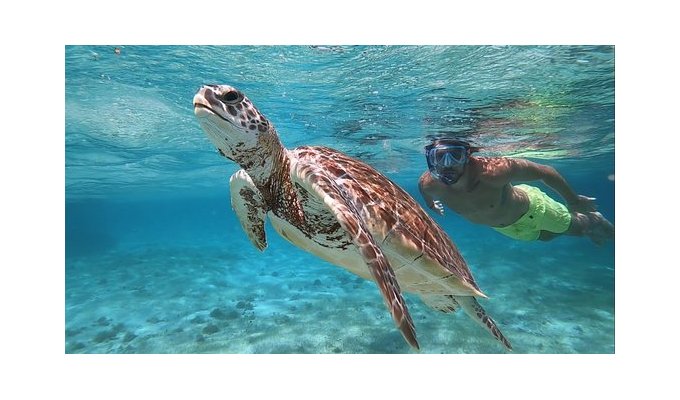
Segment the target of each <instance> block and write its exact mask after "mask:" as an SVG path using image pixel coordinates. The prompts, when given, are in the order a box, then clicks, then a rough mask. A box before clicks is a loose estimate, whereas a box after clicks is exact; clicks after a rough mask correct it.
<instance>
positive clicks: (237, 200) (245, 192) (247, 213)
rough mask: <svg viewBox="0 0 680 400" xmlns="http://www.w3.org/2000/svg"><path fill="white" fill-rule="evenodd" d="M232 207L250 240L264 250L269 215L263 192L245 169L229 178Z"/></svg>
mask: <svg viewBox="0 0 680 400" xmlns="http://www.w3.org/2000/svg"><path fill="white" fill-rule="evenodd" d="M229 189H230V192H231V207H232V208H233V209H234V212H235V213H236V216H238V220H239V222H240V223H241V227H242V228H243V230H244V231H245V232H246V235H248V239H250V242H251V243H252V244H253V245H255V247H257V249H258V250H260V251H262V250H264V249H265V248H266V247H267V238H266V236H265V232H264V219H265V217H266V215H267V209H266V208H265V203H264V200H263V199H262V194H261V193H260V191H259V190H258V189H257V187H255V185H254V184H253V181H252V179H250V176H249V175H248V173H247V172H246V171H244V170H242V169H241V170H238V171H236V172H235V173H234V174H233V175H232V176H231V178H230V179H229Z"/></svg>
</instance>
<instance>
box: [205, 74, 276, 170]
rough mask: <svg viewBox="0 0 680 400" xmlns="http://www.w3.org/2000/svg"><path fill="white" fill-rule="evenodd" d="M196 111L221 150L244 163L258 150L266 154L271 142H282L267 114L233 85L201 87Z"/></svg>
mask: <svg viewBox="0 0 680 400" xmlns="http://www.w3.org/2000/svg"><path fill="white" fill-rule="evenodd" d="M194 114H195V115H196V117H197V118H198V121H199V123H200V124H201V127H202V128H203V130H204V131H205V133H206V134H207V135H208V138H209V139H210V141H212V143H213V144H214V145H215V146H216V147H217V149H218V151H219V152H220V154H222V155H223V156H225V157H227V158H229V159H231V160H233V161H236V162H237V163H239V164H241V165H242V166H244V167H247V166H248V164H250V163H251V162H253V161H254V160H253V158H254V157H253V156H255V154H253V153H254V152H259V153H260V155H263V154H262V153H263V152H264V153H266V150H267V148H268V147H269V146H268V145H270V144H274V143H279V142H278V137H277V135H276V131H275V130H274V127H273V126H272V125H271V123H270V122H269V121H268V120H267V118H265V117H264V116H263V115H262V114H261V113H260V112H259V111H258V110H257V108H255V106H254V105H253V103H252V102H251V101H250V100H249V99H248V98H247V97H246V96H245V95H244V94H243V93H242V92H241V91H239V90H238V89H236V88H233V87H231V86H228V85H205V86H203V87H201V88H200V89H199V90H198V92H197V93H196V95H195V96H194ZM255 158H259V157H255Z"/></svg>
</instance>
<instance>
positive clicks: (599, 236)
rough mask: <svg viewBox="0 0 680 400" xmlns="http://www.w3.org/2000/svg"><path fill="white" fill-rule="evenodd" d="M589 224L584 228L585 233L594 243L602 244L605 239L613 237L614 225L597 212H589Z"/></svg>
mask: <svg viewBox="0 0 680 400" xmlns="http://www.w3.org/2000/svg"><path fill="white" fill-rule="evenodd" d="M587 215H588V219H589V224H588V229H587V230H586V235H588V237H589V238H590V240H592V241H593V242H595V244H597V245H598V246H599V245H602V244H604V243H605V242H606V241H607V240H609V239H613V238H614V225H612V223H611V222H609V221H607V220H606V219H605V218H604V217H603V216H602V214H600V213H599V212H597V211H595V212H589V213H588V214H587Z"/></svg>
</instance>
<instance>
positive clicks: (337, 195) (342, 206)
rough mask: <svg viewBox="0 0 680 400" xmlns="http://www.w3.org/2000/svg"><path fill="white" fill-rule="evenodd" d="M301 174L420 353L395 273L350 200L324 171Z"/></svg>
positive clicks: (406, 336)
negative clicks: (345, 237)
mask: <svg viewBox="0 0 680 400" xmlns="http://www.w3.org/2000/svg"><path fill="white" fill-rule="evenodd" d="M298 172H300V175H299V177H297V178H296V180H298V182H299V183H300V184H301V185H302V186H303V187H304V189H305V190H307V191H310V192H313V193H316V194H318V196H319V197H320V198H321V199H323V201H324V203H325V204H326V206H327V207H328V209H329V210H330V211H331V212H332V213H333V215H334V216H335V218H336V219H337V221H338V223H339V224H340V227H341V228H342V229H343V230H345V232H347V234H348V235H349V237H351V238H352V242H353V244H354V245H355V246H356V247H357V248H358V250H359V252H360V254H361V256H362V257H363V258H364V260H365V262H366V265H367V266H368V270H369V271H370V273H371V276H372V277H373V279H375V281H376V283H377V285H378V288H379V289H380V293H381V294H382V296H383V300H385V305H386V306H387V308H388V309H389V310H390V314H391V315H392V318H393V319H394V322H395V323H396V324H397V327H398V328H399V330H400V331H401V334H402V335H403V336H404V339H406V341H407V342H408V344H409V345H411V346H412V347H414V348H416V349H419V348H420V347H419V345H418V340H417V339H416V331H415V327H414V325H413V320H412V319H411V315H410V314H409V311H408V308H407V307H406V302H405V301H404V297H403V296H402V294H401V289H400V288H399V283H398V282H397V278H396V275H395V274H394V270H393V269H392V267H391V266H390V263H389V261H388V260H387V257H385V254H384V253H383V251H382V250H381V249H380V247H379V246H378V244H377V243H376V241H375V239H374V238H373V236H372V235H371V233H370V231H369V230H368V227H367V226H366V224H365V222H364V221H363V219H362V218H361V216H360V215H359V212H358V211H357V208H356V206H355V205H354V203H353V201H352V199H351V197H350V196H349V195H348V194H347V193H346V191H343V190H342V188H341V187H340V186H339V185H338V184H337V183H335V181H334V180H333V179H331V178H329V177H328V176H327V175H326V174H325V173H324V172H323V171H318V170H317V171H314V170H311V169H304V170H302V171H298Z"/></svg>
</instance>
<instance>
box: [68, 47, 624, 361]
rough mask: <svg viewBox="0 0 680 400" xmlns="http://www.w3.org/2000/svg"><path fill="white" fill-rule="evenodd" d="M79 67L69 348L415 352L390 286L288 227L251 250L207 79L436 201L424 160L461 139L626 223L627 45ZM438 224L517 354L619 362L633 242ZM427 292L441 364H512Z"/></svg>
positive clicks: (104, 56)
mask: <svg viewBox="0 0 680 400" xmlns="http://www.w3.org/2000/svg"><path fill="white" fill-rule="evenodd" d="M65 63H66V121H65V122H66V135H65V144H66V188H65V196H66V263H65V266H66V297H65V351H66V353H412V352H413V351H412V350H411V349H410V348H409V346H408V345H407V344H406V342H405V341H404V340H403V339H402V337H401V335H400V333H399V332H398V330H397V329H396V328H395V326H394V323H393V322H392V320H391V318H390V316H389V314H388V312H387V310H386V308H385V306H384V305H383V301H382V298H381V297H380V294H379V292H378V290H377V288H376V287H375V285H374V284H373V283H371V282H368V281H364V280H362V279H360V278H358V277H356V276H354V275H352V274H350V273H348V272H346V271H345V270H343V269H340V268H338V267H335V266H333V265H330V264H328V263H326V262H324V261H322V260H320V259H317V258H315V257H313V256H311V255H308V254H306V253H304V252H303V251H302V250H300V249H297V248H295V247H293V246H292V245H290V244H288V243H287V242H285V241H284V240H283V239H282V238H280V237H279V236H278V235H277V234H276V233H275V232H274V231H273V230H272V229H271V227H269V226H268V227H267V229H268V230H267V237H268V241H269V247H268V248H267V249H266V250H265V251H264V252H263V253H260V252H259V251H257V250H256V249H255V248H254V247H253V246H252V245H251V244H250V242H249V241H248V240H247V238H246V236H245V234H244V233H243V232H242V230H241V228H240V225H239V224H238V222H237V220H236V218H235V216H234V214H233V212H232V211H231V209H230V204H229V197H228V178H229V176H230V175H231V174H232V173H234V172H235V171H236V170H238V167H237V166H236V165H235V164H233V163H231V162H229V161H228V160H225V159H224V158H222V157H220V156H219V155H218V154H217V153H216V151H215V150H214V148H213V146H212V145H211V144H210V142H209V141H208V139H207V137H206V136H205V134H204V133H203V132H202V130H201V129H200V127H199V126H198V123H197V122H196V120H195V117H194V115H193V108H192V98H193V95H194V93H195V92H196V90H197V89H198V88H199V87H200V86H201V85H202V84H206V83H225V84H230V85H233V86H236V87H238V88H239V89H241V90H243V91H244V92H245V93H246V95H247V96H248V97H249V98H250V99H251V100H252V101H253V102H254V103H255V104H256V106H257V107H258V108H259V110H260V111H261V112H262V113H263V114H264V115H266V116H267V117H268V118H269V119H270V120H271V121H272V122H273V123H274V125H275V126H276V127H277V129H278V132H279V135H280V137H281V140H282V142H283V143H284V145H286V146H287V147H289V148H292V147H295V146H299V145H304V144H315V145H326V146H331V147H334V148H336V149H338V150H341V151H343V152H345V153H348V154H350V155H352V156H355V157H357V158H359V159H361V160H363V161H365V162H367V163H369V164H370V165H372V166H374V167H375V168H377V169H378V170H380V171H381V172H383V173H384V174H386V175H387V176H388V177H389V178H390V179H392V180H393V181H395V182H396V183H398V184H400V185H401V186H402V187H403V188H404V189H406V190H407V191H408V192H409V193H411V194H412V195H413V197H414V198H415V199H416V200H417V201H419V202H421V198H420V195H419V194H418V190H417V179H418V177H419V176H420V174H421V173H422V172H423V171H424V169H425V160H424V157H423V155H422V152H421V149H422V147H423V146H424V145H425V144H427V143H428V141H429V139H430V138H432V137H435V136H441V135H454V134H455V135H457V136H461V137H466V138H467V139H468V140H470V141H473V142H474V143H475V144H477V145H481V146H483V147H484V149H483V151H482V154H483V155H495V156H498V155H503V156H522V157H526V158H529V159H531V160H533V161H537V162H541V163H545V164H549V165H552V166H554V167H555V168H557V169H558V170H559V171H560V172H561V173H562V175H563V176H564V177H565V178H566V179H567V180H568V181H569V183H570V184H571V185H572V187H573V188H574V189H575V190H576V191H577V192H579V193H581V194H584V195H588V196H593V197H597V199H598V204H599V209H600V211H601V212H602V213H603V214H604V215H605V216H606V217H607V218H608V219H609V220H610V221H612V222H613V223H615V213H614V183H615V181H614V49H613V48H612V47H585V46H576V47H568V46H517V47H513V46H509V47H508V46H504V47H492V46H485V47H477V46H457V47H447V46H436V47H432V46H423V47H399V46H387V47H385V46H367V47H364V46H358V47H351V46H350V47H345V46H291V47H278V46H243V47H238V46H228V47H203V46H178V47H174V46H120V54H116V53H115V52H114V48H113V47H112V46H67V47H66V49H65ZM544 189H545V190H549V189H547V188H545V187H544ZM549 193H551V194H553V193H552V192H549ZM555 196H557V195H555ZM434 218H435V220H436V221H437V222H438V223H440V224H441V225H442V227H443V228H444V229H445V230H446V232H447V233H448V234H449V235H450V236H451V238H452V239H453V241H454V242H455V243H456V244H457V246H458V247H459V249H460V250H461V252H462V254H463V256H464V257H465V259H466V260H467V262H468V264H469V266H470V269H471V271H472V273H473V275H474V276H475V278H476V280H477V282H478V283H479V285H480V287H481V288H482V290H484V292H485V293H486V294H488V295H489V296H490V299H488V300H483V302H482V304H483V305H484V307H485V308H486V309H487V311H488V312H489V313H490V314H491V315H492V316H493V317H494V319H495V320H496V322H497V323H498V325H499V327H500V329H501V330H502V331H503V333H504V334H505V336H506V337H508V339H509V340H510V341H511V342H512V344H513V347H514V352H515V353H614V351H615V346H614V315H615V314H614V309H615V308H614V275H615V274H614V244H613V243H611V242H610V243H607V244H606V245H604V246H601V247H598V246H595V245H594V244H593V243H591V242H590V241H589V240H588V239H584V238H576V237H561V238H558V239H556V240H554V241H552V242H547V243H544V242H537V243H533V242H532V243H527V242H519V241H514V240H512V239H509V238H506V237H504V236H502V235H500V234H498V233H496V232H495V231H493V230H491V229H489V228H486V227H483V226H477V225H474V224H471V223H469V222H467V221H465V220H464V219H462V218H460V217H458V216H456V215H455V214H453V213H452V212H451V211H448V212H447V216H446V217H439V216H435V217H434ZM406 299H407V302H408V305H409V308H410V310H411V313H412V316H413V319H414V322H415V324H416V329H417V332H418V338H419V341H420V345H421V353H504V350H503V348H502V347H501V346H500V345H499V344H498V343H497V342H496V341H495V340H494V339H493V338H492V337H491V336H490V335H489V334H488V333H486V332H485V331H484V330H482V329H481V328H480V327H478V326H477V325H476V324H475V323H474V322H473V321H472V320H471V319H469V318H468V317H467V316H465V315H464V314H463V313H456V314H455V315H449V314H442V313H439V312H436V311H434V310H431V309H429V308H428V307H426V306H425V305H424V304H423V303H422V302H421V301H420V300H419V299H418V298H417V297H415V296H410V295H408V294H407V295H406Z"/></svg>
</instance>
